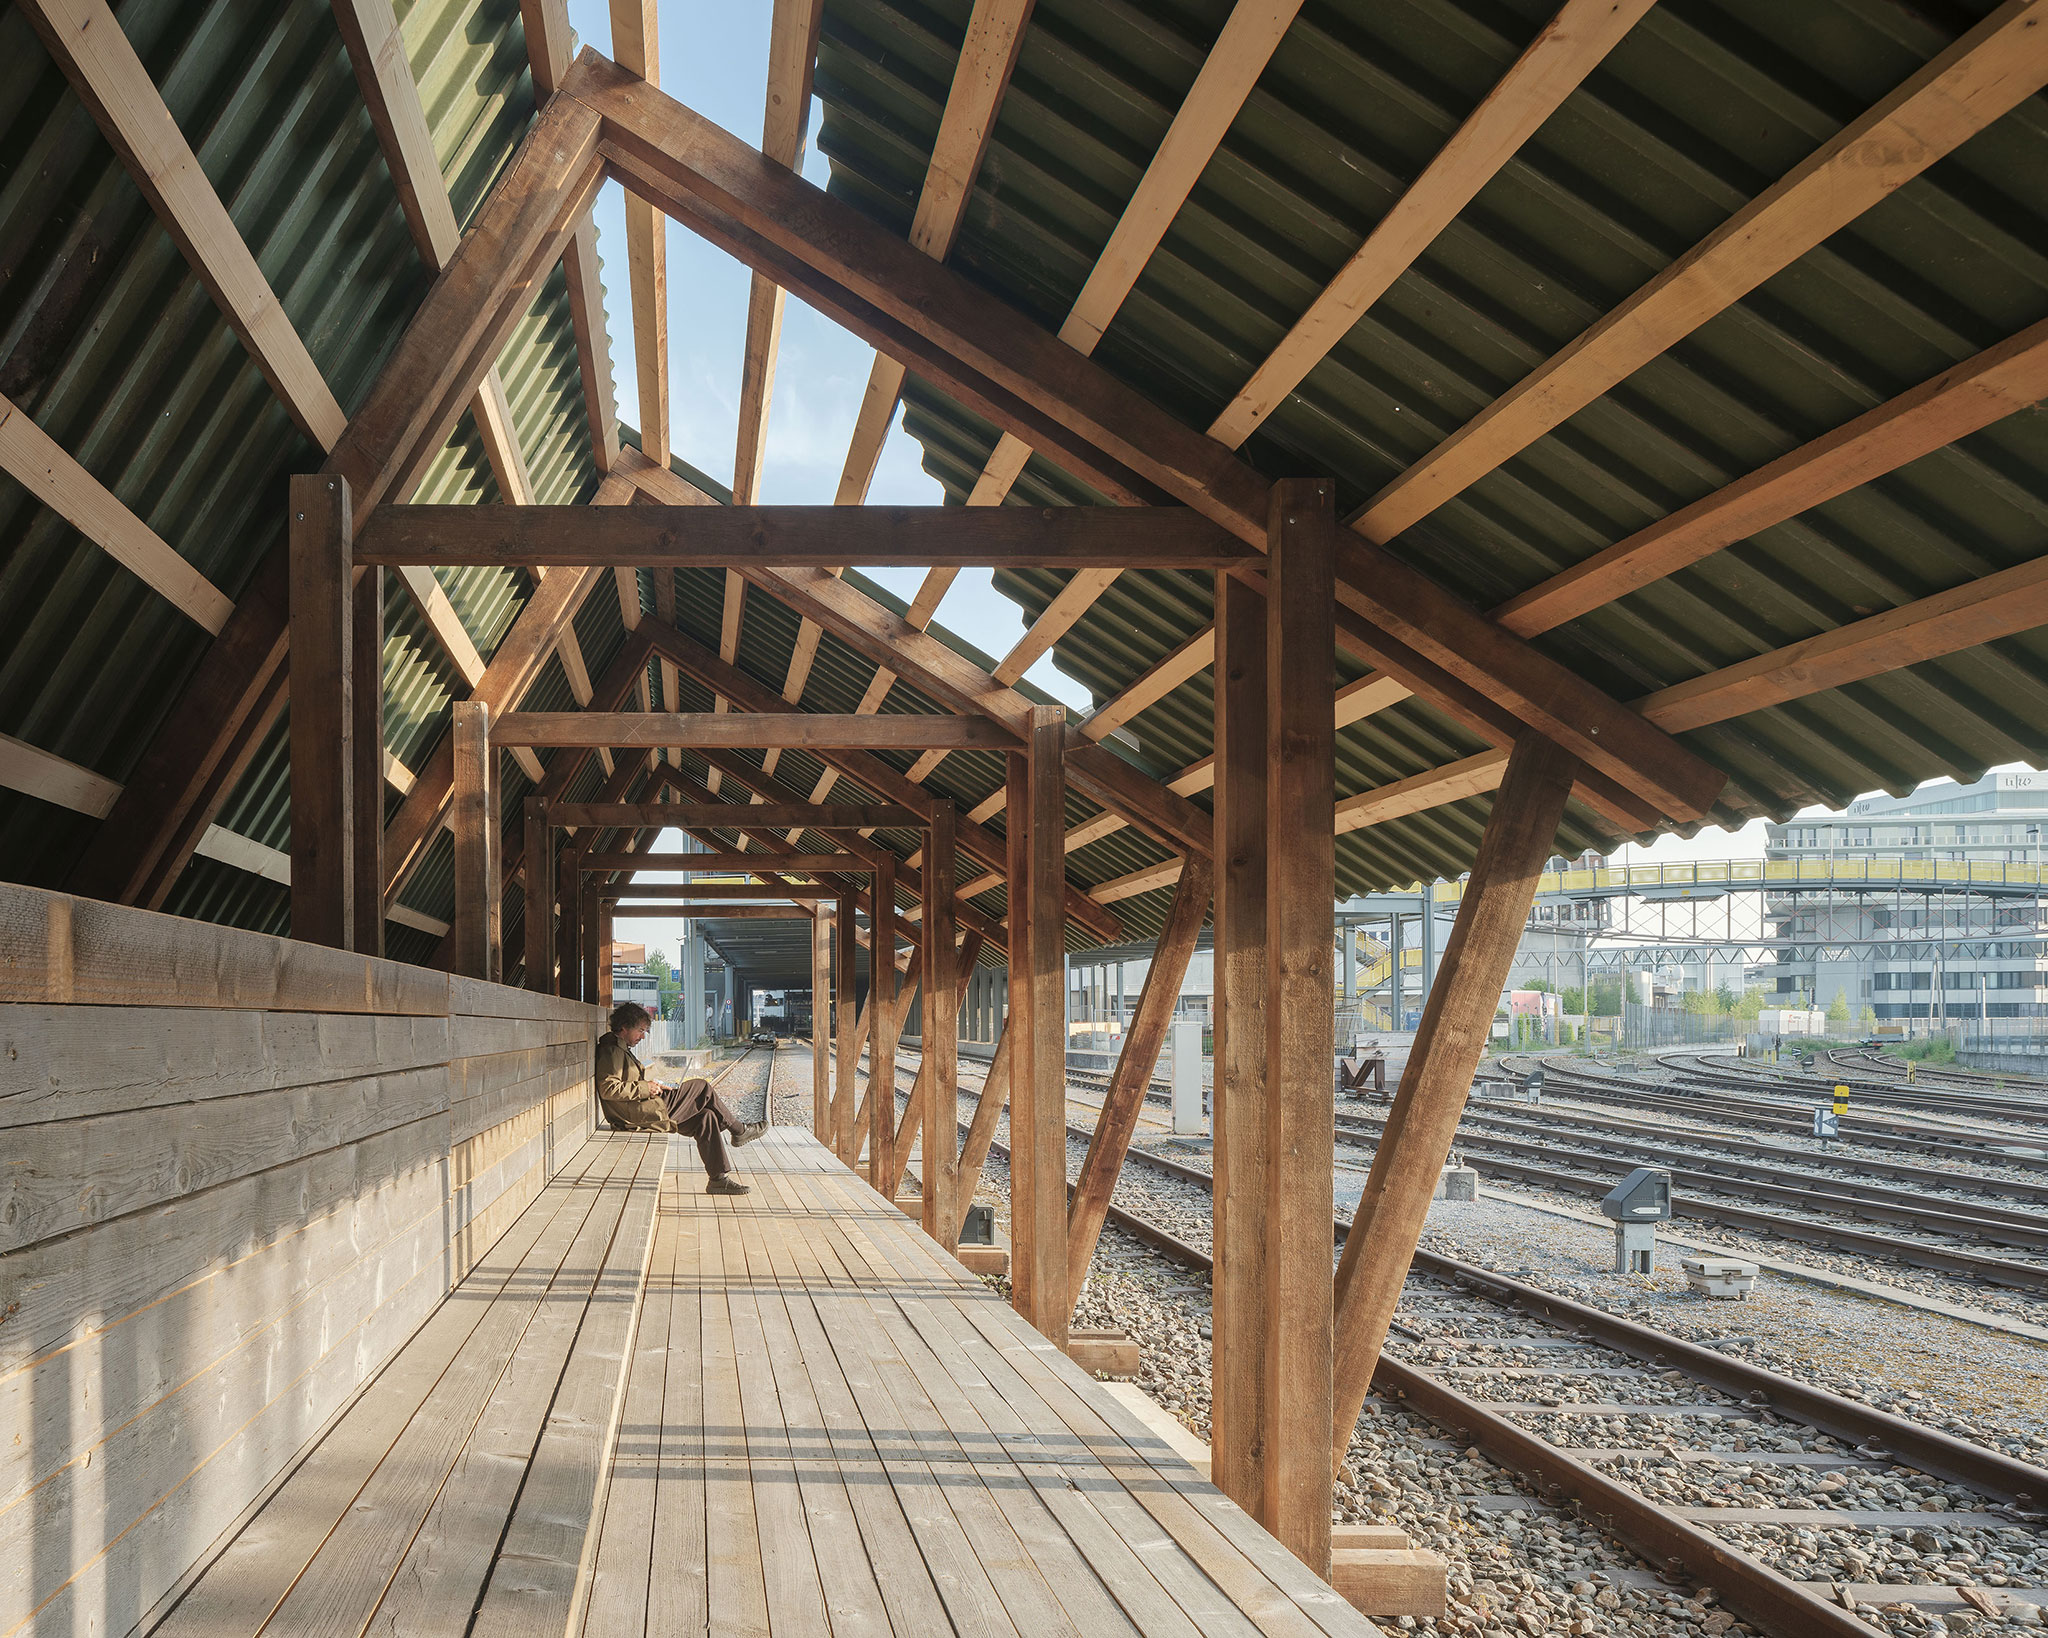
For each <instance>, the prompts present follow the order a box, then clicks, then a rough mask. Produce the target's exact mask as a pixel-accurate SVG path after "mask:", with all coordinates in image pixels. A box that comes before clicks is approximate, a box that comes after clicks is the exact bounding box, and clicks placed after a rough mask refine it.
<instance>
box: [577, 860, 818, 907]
mask: <svg viewBox="0 0 2048 1638" xmlns="http://www.w3.org/2000/svg"><path fill="white" fill-rule="evenodd" d="M576 851H577V850H576V849H573V848H572V849H570V851H569V852H568V853H565V854H563V855H562V869H563V870H564V871H568V870H571V869H574V870H577V871H587V870H588V869H589V868H590V867H589V865H587V864H585V863H583V862H582V861H581V860H580V859H577V858H574V857H573V855H574V854H575V853H576ZM776 862H777V861H775V860H774V859H772V858H770V857H768V856H766V855H764V856H763V857H761V858H759V859H757V860H755V861H754V866H755V867H756V868H759V867H762V866H766V865H772V864H775V863H776ZM839 892H840V890H839V889H838V888H837V887H815V886H814V887H803V886H798V885H796V884H794V883H790V884H776V885H770V884H768V883H765V882H705V881H692V882H613V883H611V884H610V885H608V886H607V887H605V888H604V893H605V896H606V897H607V898H613V899H679V898H692V899H747V900H777V899H799V900H810V899H831V898H837V897H838V896H839Z"/></svg>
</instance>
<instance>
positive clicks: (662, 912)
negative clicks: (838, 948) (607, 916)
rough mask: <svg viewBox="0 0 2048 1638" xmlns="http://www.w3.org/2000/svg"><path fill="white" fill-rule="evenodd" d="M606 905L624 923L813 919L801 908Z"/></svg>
mask: <svg viewBox="0 0 2048 1638" xmlns="http://www.w3.org/2000/svg"><path fill="white" fill-rule="evenodd" d="M606 902H607V903H609V904H610V905H611V906H612V914H613V915H614V916H616V917H619V918H621V919H623V920H635V919H638V920H641V921H646V920H650V919H654V918H662V917H665V918H668V919H670V920H683V919H686V918H690V919H696V920H699V921H803V920H808V919H810V915H811V912H810V911H809V910H807V909H805V908H804V906H802V905H800V904H700V903H694V902H679V903H676V904H641V903H639V902H638V901H628V900H623V899H613V898H611V897H610V896H609V895H607V898H606Z"/></svg>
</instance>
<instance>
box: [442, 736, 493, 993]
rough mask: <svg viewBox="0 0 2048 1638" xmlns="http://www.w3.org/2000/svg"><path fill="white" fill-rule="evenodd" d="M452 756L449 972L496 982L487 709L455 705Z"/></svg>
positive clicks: (489, 746) (491, 765)
mask: <svg viewBox="0 0 2048 1638" xmlns="http://www.w3.org/2000/svg"><path fill="white" fill-rule="evenodd" d="M451 738H452V741H453V747H454V752H455V780H454V786H453V789H454V802H453V808H452V810H451V818H452V820H453V822H454V826H455V924H454V926H453V927H452V928H451V929H450V936H451V937H452V938H453V939H454V941H455V942H454V947H453V950H452V952H451V954H450V957H449V963H448V965H449V970H450V971H451V972H458V973H466V974H467V975H468V976H469V977H471V978H495V977H496V976H497V963H496V962H495V961H494V960H493V959H492V957H493V955H494V953H495V952H494V949H493V946H494V945H495V943H496V941H497V915H496V909H497V904H498V848H497V841H498V782H497V779H496V778H495V777H494V776H495V775H496V773H497V769H498V753H497V751H496V750H494V749H493V748H492V745H491V708H490V707H489V706H488V705H486V704H484V702H483V701H482V700H457V701H456V702H455V722H454V727H453V729H452V731H451Z"/></svg>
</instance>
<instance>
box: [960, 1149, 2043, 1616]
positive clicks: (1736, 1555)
mask: <svg viewBox="0 0 2048 1638" xmlns="http://www.w3.org/2000/svg"><path fill="white" fill-rule="evenodd" d="M963 1130H964V1126H963ZM1068 1132H1069V1134H1070V1135H1071V1136H1074V1137H1080V1138H1085V1137H1087V1136H1088V1134H1087V1133H1085V1132H1082V1131H1080V1130H1078V1129H1077V1128H1073V1127H1069V1128H1068ZM990 1150H991V1152H992V1153H998V1154H1001V1155H1002V1156H1003V1157H1004V1159H1005V1160H1007V1159H1008V1155H1009V1151H1008V1150H1007V1149H1006V1148H1004V1147H1003V1146H1002V1145H1000V1144H991V1145H990ZM1130 1158H1133V1159H1136V1160H1139V1161H1140V1162H1141V1163H1143V1164H1146V1165H1149V1166H1152V1167H1153V1168H1155V1169H1157V1170H1159V1171H1161V1172H1164V1173H1166V1174H1168V1175H1171V1176H1176V1177H1180V1178H1182V1179H1184V1180H1186V1181H1189V1182H1193V1183H1196V1184H1198V1185H1200V1186H1202V1187H1203V1188H1210V1187H1211V1186H1212V1180H1211V1179H1210V1177H1209V1175H1208V1174H1207V1173H1205V1172H1202V1171H1199V1170H1197V1169H1196V1168H1194V1167H1192V1166H1183V1165H1180V1164H1178V1163H1176V1162H1173V1161H1170V1160H1167V1159H1165V1158H1164V1157H1162V1156H1158V1155H1151V1154H1147V1153H1145V1152H1144V1151H1142V1150H1132V1151H1130ZM1070 1187H1071V1185H1070ZM1108 1217H1109V1220H1110V1221H1111V1222H1113V1223H1115V1224H1116V1225H1117V1226H1118V1227H1119V1228H1121V1229H1123V1230H1125V1231H1126V1232H1127V1233H1129V1234H1131V1235H1133V1236H1134V1237H1135V1238H1137V1239H1138V1240H1140V1241H1142V1242H1143V1243H1145V1244H1147V1245H1150V1246H1152V1247H1153V1248H1154V1249H1156V1250H1158V1251H1160V1252H1162V1253H1164V1254H1165V1255H1166V1256H1168V1257H1171V1258H1173V1259H1174V1260H1175V1261H1177V1262H1180V1263H1182V1264H1184V1265H1185V1266H1187V1267H1190V1268H1195V1269H1200V1270H1203V1271H1205V1272H1213V1270H1214V1263H1213V1259H1212V1258H1211V1257H1210V1256H1209V1254H1208V1253H1206V1252H1204V1251H1202V1250H1200V1249H1199V1248H1198V1247H1195V1246H1192V1245H1189V1244H1188V1243H1187V1242H1186V1241H1184V1240H1182V1239H1180V1238H1179V1237H1178V1236H1176V1235H1174V1234H1173V1233H1172V1232H1171V1231H1169V1230H1167V1229H1164V1228H1161V1227H1160V1226H1159V1225H1158V1224H1156V1223H1152V1222H1150V1221H1148V1220H1147V1219H1145V1218H1143V1217H1141V1216H1139V1215H1138V1214H1137V1213H1135V1212H1132V1211H1129V1210H1126V1209H1125V1208H1124V1207H1121V1206H1118V1205H1117V1204H1116V1203H1115V1202H1114V1201H1111V1202H1110V1204H1109V1210H1108ZM1331 1227H1332V1230H1333V1239H1334V1240H1335V1241H1336V1242H1337V1243H1339V1244H1341V1243H1342V1241H1343V1239H1344V1236H1345V1233H1346V1230H1347V1225H1346V1224H1344V1223H1343V1222H1341V1221H1333V1222H1332V1225H1331ZM1414 1261H1415V1264H1416V1266H1418V1267H1421V1268H1423V1269H1424V1271H1425V1272H1428V1273H1432V1274H1435V1275H1438V1276H1439V1277H1442V1278H1446V1279H1449V1280H1453V1281H1455V1282H1457V1283H1459V1284H1462V1285H1466V1286H1471V1287H1477V1288H1478V1289H1479V1290H1480V1291H1481V1292H1482V1293H1483V1294H1485V1295H1488V1296H1491V1297H1493V1298H1494V1300H1496V1301H1505V1302H1507V1303H1509V1304H1511V1305H1513V1306H1518V1307H1525V1308H1529V1309H1530V1310H1531V1311H1533V1312H1536V1313H1538V1314H1539V1316H1540V1317H1542V1318H1544V1319H1546V1320H1547V1321H1549V1323H1552V1324H1562V1325H1565V1326H1567V1327H1569V1328H1571V1329H1574V1330H1577V1331H1582V1332H1585V1333H1587V1334H1590V1335H1593V1336H1596V1337H1598V1338H1599V1339H1600V1340H1602V1341H1605V1342H1607V1343H1608V1345H1609V1346H1612V1347H1614V1348H1616V1349H1617V1350H1618V1351H1620V1352H1622V1353H1625V1354H1631V1355H1634V1356H1636V1357H1640V1358H1643V1359H1646V1360H1649V1361H1650V1362H1652V1363H1656V1364H1666V1365H1669V1366H1671V1367H1672V1368H1674V1369H1678V1370H1682V1371H1684V1372H1685V1373H1686V1374H1687V1375H1688V1376H1692V1377H1694V1378H1696V1379H1697V1380H1700V1381H1702V1382H1705V1383H1706V1384H1708V1385H1709V1386H1714V1387H1719V1388H1722V1389H1724V1390H1728V1391H1734V1392H1737V1393H1739V1394H1742V1395H1744V1396H1746V1397H1748V1398H1750V1399H1752V1400H1759V1399H1760V1400H1762V1401H1765V1402H1766V1403H1768V1404H1770V1405H1771V1407H1772V1408H1774V1409H1776V1408H1778V1407H1780V1406H1782V1407H1784V1408H1785V1409H1786V1411H1787V1412H1788V1413H1789V1414H1791V1415H1792V1416H1793V1418H1794V1419H1796V1420H1799V1421H1804V1422H1806V1423H1807V1424H1808V1425H1810V1426H1812V1427H1815V1428H1817V1429H1819V1430H1820V1431H1822V1432H1826V1433H1829V1434H1830V1435H1831V1436H1833V1437H1837V1438H1848V1439H1850V1440H1852V1441H1854V1442H1856V1443H1858V1444H1859V1445H1863V1446H1865V1447H1867V1448H1866V1449H1865V1450H1864V1452H1863V1453H1864V1454H1866V1455H1868V1456H1869V1458H1870V1459H1871V1460H1872V1461H1873V1462H1875V1461H1878V1460H1893V1459H1896V1460H1902V1461H1909V1462H1910V1463H1911V1465H1913V1466H1916V1467H1919V1468H1920V1469H1921V1470H1922V1471H1923V1472H1928V1473H1934V1474H1938V1475H1940V1476H1943V1477H1948V1478H1953V1479H1955V1480H1956V1481H1957V1482H1959V1483H1963V1484H1968V1485H1970V1486H1971V1487H1972V1488H1976V1489H1980V1490H1983V1491H1985V1492H1986V1493H1987V1494H1990V1495H1992V1496H1993V1497H1994V1498H1995V1499H1997V1500H2000V1501H2004V1502H2008V1503H2012V1504H2015V1505H2016V1504H2018V1503H2020V1502H2025V1501H2031V1500H2033V1499H2034V1498H2035V1497H2037V1496H2044V1495H2048V1471H2043V1470H2042V1469H2039V1468H2036V1467H2034V1466H2032V1465H2031V1464H2029V1463H2024V1462H2017V1461H2014V1460H2013V1459H2011V1458H2009V1457H2002V1456H2000V1455H1998V1454H1997V1453H1996V1452H1992V1451H1988V1450H1985V1449H1983V1448H1982V1447H1980V1446H1974V1445H1969V1444H1967V1443H1965V1442H1964V1441H1962V1440H1958V1439H1954V1438H1951V1437H1950V1436H1949V1435H1946V1434H1943V1433H1940V1432H1939V1431H1938V1430H1935V1429H1932V1428H1923V1427H1920V1426H1919V1425H1918V1424H1915V1423H1911V1422H1908V1421H1906V1420H1905V1419H1904V1418H1902V1417H1895V1416H1891V1415H1888V1414H1887V1413H1885V1412H1883V1411H1878V1410H1873V1409H1871V1408H1869V1407H1867V1406H1863V1405H1858V1404H1856V1403H1855V1402H1854V1401H1853V1400H1846V1399H1841V1398H1839V1397H1838V1396H1836V1395H1832V1394H1828V1393H1825V1392H1823V1391H1822V1390H1819V1389H1815V1388H1810V1387H1808V1386H1807V1385H1806V1384H1804V1383H1801V1382H1797V1381H1794V1380H1793V1379H1792V1378H1790V1377H1784V1376H1780V1375H1779V1374H1778V1373H1777V1372H1774V1371H1766V1370H1763V1369H1762V1368H1760V1367H1757V1366H1753V1365H1748V1364H1745V1363H1743V1362H1741V1361H1739V1360H1732V1359H1729V1358H1727V1357H1726V1356H1725V1355H1722V1354H1718V1353H1715V1352H1713V1351H1712V1350H1710V1349H1703V1348H1700V1347H1698V1346H1697V1345H1696V1344H1693V1343H1688V1342H1685V1341H1683V1340H1682V1339H1680V1338H1677V1337H1671V1336H1667V1335H1666V1334H1665V1333H1663V1332H1659V1331H1653V1330H1651V1329H1650V1328H1649V1327H1647V1326H1640V1325H1636V1324H1634V1323H1633V1322H1632V1321H1628V1320H1620V1319H1616V1318H1615V1317H1614V1316H1613V1315H1610V1314H1606V1313H1604V1312H1602V1311H1601V1310H1599V1309H1595V1308H1591V1307H1587V1306H1586V1305H1583V1304H1579V1303H1573V1302H1571V1301H1569V1300H1568V1299H1565V1298H1554V1297H1552V1296H1551V1295H1550V1294H1549V1293H1548V1292H1544V1291H1541V1290H1539V1289H1538V1288H1536V1287H1534V1286H1524V1285H1522V1284H1521V1283H1520V1282H1518V1281H1514V1280H1509V1279H1506V1278H1504V1277H1503V1276H1500V1275H1496V1274H1493V1273H1492V1272H1491V1271H1490V1270H1486V1269H1482V1268H1477V1267H1475V1266H1473V1265H1471V1264H1468V1263H1461V1262H1458V1261H1457V1260H1455V1259H1453V1258H1448V1257H1441V1256H1438V1255H1436V1254H1435V1253H1431V1252H1424V1251H1420V1250H1418V1251H1417V1252H1416V1254H1415V1259H1414ZM1373 1382H1374V1385H1375V1387H1377V1388H1379V1389H1381V1390H1382V1391H1383V1392H1387V1393H1390V1394H1392V1395H1393V1396H1394V1397H1395V1398H1397V1399H1400V1400H1403V1401H1405V1402H1406V1403H1408V1404H1409V1405H1411V1406H1413V1407H1414V1408H1415V1409H1417V1410H1418V1411H1420V1412H1421V1413H1422V1414H1423V1415H1424V1416H1426V1417H1427V1418H1429V1420H1431V1421H1433V1422H1435V1423H1437V1424H1438V1426H1440V1427H1443V1428H1445V1429H1446V1430H1447V1431H1449V1432H1452V1433H1454V1434H1455V1435H1456V1436H1457V1437H1458V1439H1459V1440H1460V1442H1463V1443H1469V1444H1476V1445H1477V1446H1478V1447H1479V1448H1480V1449H1481V1450H1482V1451H1484V1452H1485V1453H1486V1454H1487V1455H1489V1456H1491V1457H1492V1458H1493V1459H1494V1460H1496V1461H1498V1462H1500V1463H1501V1464H1502V1465H1504V1466H1506V1467H1509V1468H1512V1469H1513V1470H1514V1471H1516V1472H1518V1473H1520V1474H1522V1475H1524V1476H1525V1477H1526V1478H1528V1479H1530V1480H1532V1481H1533V1483H1534V1487H1535V1488H1536V1489H1537V1490H1538V1491H1539V1493H1541V1494H1542V1495H1544V1496H1546V1497H1548V1498H1550V1499H1552V1500H1555V1501H1567V1500H1568V1501H1573V1502H1576V1503H1578V1504H1579V1506H1580V1508H1581V1509H1582V1510H1583V1511H1584V1512H1585V1513H1586V1515H1587V1516H1588V1517H1589V1518H1591V1519H1592V1520H1593V1521H1594V1522H1596V1523H1597V1524H1599V1525H1601V1526H1602V1527H1603V1528H1605V1529H1607V1530H1609V1531H1610V1532H1612V1533H1613V1534H1614V1535H1615V1536H1617V1537H1619V1538H1620V1539H1621V1540H1622V1541H1624V1542H1626V1543H1627V1544H1628V1545H1629V1546H1630V1547H1631V1548H1633V1549H1634V1550H1635V1551H1636V1552H1638V1553H1640V1554H1641V1555H1642V1556H1643V1557H1644V1558H1645V1559H1646V1560H1647V1561H1648V1562H1649V1563H1651V1564H1652V1565H1655V1566H1657V1567H1659V1568H1660V1569H1662V1570H1664V1571H1665V1572H1666V1573H1667V1574H1671V1575H1674V1576H1684V1577H1687V1578H1690V1579H1691V1580H1693V1581H1694V1582H1695V1583H1697V1584H1699V1585H1711V1586H1712V1587H1713V1588H1714V1589H1715V1590H1716V1592H1717V1593H1718V1594H1719V1596H1720V1599H1721V1601H1722V1603H1723V1604H1724V1605H1726V1606H1727V1607H1728V1608H1729V1609H1731V1610H1733V1611H1734V1612H1735V1613H1736V1614H1738V1615H1740V1616H1742V1617H1743V1618H1744V1619H1746V1620H1749V1621H1753V1622H1754V1623H1756V1624H1757V1625H1758V1626H1760V1627H1763V1628H1765V1629H1766V1630H1768V1631H1770V1632H1773V1633H1777V1634H1782V1635H1784V1638H1805V1635H1807V1634H1831V1635H1840V1638H1851V1635H1853V1638H1868V1635H1869V1632H1870V1628H1869V1626H1868V1625H1867V1624H1865V1623H1864V1622H1863V1621H1862V1620H1861V1619H1860V1618H1858V1617H1857V1616H1856V1615H1854V1614H1853V1613H1852V1612H1850V1611H1849V1610H1846V1609H1843V1608H1841V1607H1840V1606H1838V1605H1836V1604H1834V1603H1832V1602H1830V1601H1828V1600H1827V1599H1824V1598H1822V1597H1821V1596H1820V1595H1819V1594H1817V1593H1816V1592H1814V1591H1812V1590H1811V1589H1809V1588H1808V1587H1807V1586H1805V1585H1804V1584H1802V1583H1800V1582H1797V1581H1793V1580H1792V1579H1791V1578H1789V1577H1787V1576H1783V1575H1780V1574H1779V1573H1778V1572H1777V1571H1775V1570H1773V1569H1771V1568H1770V1566H1768V1565H1766V1564H1764V1563H1761V1562H1760V1561H1758V1560H1756V1559H1754V1558H1751V1557H1750V1556H1749V1555H1747V1554H1746V1553H1743V1552H1741V1551H1740V1550H1739V1549H1736V1548H1734V1547H1731V1546H1729V1545H1728V1544H1727V1543H1726V1542H1723V1541H1722V1540H1720V1539H1719V1538H1718V1537H1716V1536H1715V1535H1713V1534H1712V1533H1711V1532H1710V1531H1708V1530H1706V1529H1703V1528H1701V1527H1700V1526H1699V1525H1696V1524H1694V1523H1692V1522H1691V1521H1690V1520H1687V1519H1684V1518H1681V1517H1679V1516H1678V1515H1676V1514H1675V1513H1673V1512H1671V1511H1670V1510H1668V1509H1666V1508H1664V1507H1661V1506H1659V1505H1658V1504H1657V1503H1656V1502H1653V1501H1651V1500H1650V1499H1649V1498H1648V1497H1646V1496H1644V1495H1642V1494H1640V1493H1639V1492H1637V1491H1634V1490H1632V1489H1629V1488H1628V1487H1627V1486H1625V1485H1623V1484H1621V1483H1619V1482H1618V1481H1616V1480H1614V1479H1612V1478H1609V1477H1608V1476H1607V1475H1606V1474H1605V1473H1602V1472H1601V1471H1600V1470H1599V1469H1597V1468H1595V1467H1593V1466H1591V1465H1590V1464H1588V1463H1585V1462H1582V1461H1580V1460H1578V1458H1576V1457H1574V1456H1571V1455H1569V1454H1567V1453H1566V1452H1564V1451H1562V1450H1560V1449H1558V1448H1557V1447H1556V1446H1554V1445H1552V1444H1550V1443H1549V1442H1548V1441H1547V1440H1545V1439H1543V1438H1542V1437H1540V1436H1539V1435H1537V1434H1534V1433H1531V1432H1530V1431H1529V1430H1528V1429H1526V1428H1523V1427H1521V1426H1520V1425H1518V1424H1517V1423H1515V1422H1513V1421H1510V1420H1509V1419H1508V1418H1507V1417H1506V1416H1504V1415H1501V1414H1500V1413H1498V1412H1496V1411H1493V1410H1489V1409H1487V1408H1486V1407H1484V1406H1482V1405H1480V1404H1478V1403H1477V1402H1475V1401H1474V1400H1472V1399H1471V1398H1469V1397H1468V1396H1466V1395H1464V1394H1461V1393H1459V1392H1458V1390H1457V1389H1455V1388H1453V1387H1451V1386H1450V1385H1449V1384H1447V1383H1446V1382H1444V1381H1443V1380H1442V1379H1441V1378H1438V1377H1435V1376H1432V1375H1430V1374H1429V1373H1428V1372H1426V1371H1422V1370H1418V1369H1417V1368H1416V1367H1414V1366H1411V1365H1405V1364H1403V1363H1401V1362H1400V1361H1398V1360H1393V1359H1389V1358H1387V1357H1386V1356H1385V1355H1384V1354H1383V1355H1382V1356H1381V1358H1380V1361H1379V1364H1378V1365H1377V1367H1376V1368H1375V1370H1374V1373H1373ZM1795 1405H1796V1406H1798V1407H1800V1408H1799V1409H1798V1410H1797V1411H1793V1410H1792V1407H1793V1406H1795ZM1899 1591H1900V1596H1901V1597H1902V1598H1905V1599H1910V1596H1911V1589H1910V1588H1909V1587H1905V1586H1902V1587H1901V1588H1900V1589H1899Z"/></svg>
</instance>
